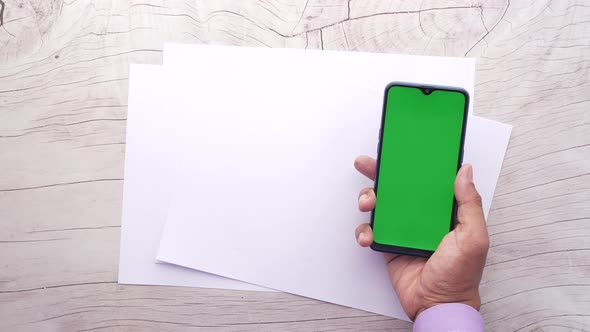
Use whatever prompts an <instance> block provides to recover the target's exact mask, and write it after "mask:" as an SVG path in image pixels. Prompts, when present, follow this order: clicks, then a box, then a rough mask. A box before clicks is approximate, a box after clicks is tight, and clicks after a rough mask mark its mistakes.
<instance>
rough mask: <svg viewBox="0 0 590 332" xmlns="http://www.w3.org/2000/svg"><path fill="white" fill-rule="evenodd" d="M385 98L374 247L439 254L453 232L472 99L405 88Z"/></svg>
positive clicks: (458, 93) (460, 94) (459, 94)
mask: <svg viewBox="0 0 590 332" xmlns="http://www.w3.org/2000/svg"><path fill="white" fill-rule="evenodd" d="M385 93H386V99H385V105H384V112H383V117H384V118H383V120H382V127H381V130H382V132H381V143H380V153H379V165H378V174H377V183H376V187H375V190H376V192H377V204H376V207H375V210H374V212H373V220H372V226H373V233H374V241H375V243H376V244H378V245H382V246H394V247H401V248H411V249H418V250H425V251H434V250H436V248H437V247H438V245H439V243H440V241H441V240H442V238H443V237H444V236H445V235H446V234H447V233H448V232H449V231H450V229H451V224H452V215H453V207H454V191H453V186H454V181H455V177H456V174H457V168H458V166H459V164H460V162H461V157H462V153H461V151H462V145H463V137H464V136H463V135H464V133H463V130H464V121H465V118H466V117H465V115H466V112H467V111H466V108H467V104H468V97H467V93H466V92H462V91H460V90H453V89H452V88H448V89H447V88H444V89H443V88H438V89H435V88H431V89H430V90H425V89H424V88H420V87H414V86H403V85H390V86H389V87H388V89H387V90H386V92H385Z"/></svg>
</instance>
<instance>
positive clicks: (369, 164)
mask: <svg viewBox="0 0 590 332" xmlns="http://www.w3.org/2000/svg"><path fill="white" fill-rule="evenodd" d="M354 168H356V169H357V171H359V172H361V174H363V175H364V176H366V177H368V178H369V179H371V180H375V174H376V172H377V161H376V160H375V159H373V158H371V157H369V156H359V157H357V158H356V159H355V161H354Z"/></svg>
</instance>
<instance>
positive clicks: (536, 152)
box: [0, 0, 590, 331]
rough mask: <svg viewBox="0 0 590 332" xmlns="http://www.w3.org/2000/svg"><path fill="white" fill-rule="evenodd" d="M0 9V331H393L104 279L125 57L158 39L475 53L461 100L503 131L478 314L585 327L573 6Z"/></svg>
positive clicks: (588, 212)
mask: <svg viewBox="0 0 590 332" xmlns="http://www.w3.org/2000/svg"><path fill="white" fill-rule="evenodd" d="M0 7H1V8H2V10H1V11H0V26H1V27H0V170H1V175H0V226H1V227H0V263H1V269H0V330H2V331H15V330H19V331H21V330H22V331H53V330H55V331H91V330H92V331H94V330H102V329H105V330H124V331H127V330H141V331H146V330H147V331H151V330H155V331H162V330H179V331H184V330H189V329H203V330H240V331H243V330H252V331H259V330H268V331H276V330H293V331H301V330H314V331H316V330H322V331H342V330H351V331H369V330H370V331H392V330H407V329H408V328H409V324H407V323H405V322H401V321H396V320H392V319H388V318H385V317H382V316H378V315H374V314H370V313H367V312H363V311H359V310H353V309H349V308H344V307H340V306H336V305H331V304H326V303H322V302H319V301H315V300H311V299H306V298H301V297H297V296H293V295H288V294H268V293H256V292H239V291H224V290H208V289H188V288H175V287H151V286H143V287H142V286H121V285H118V284H117V263H118V260H117V257H118V252H119V231H120V220H121V199H122V190H123V167H124V155H125V124H126V119H125V118H126V102H127V84H128V72H129V63H153V64H159V63H161V58H162V46H163V43H164V42H184V43H187V42H188V43H215V44H227V45H248V46H266V47H294V48H322V49H334V50H351V51H368V52H391V53H408V54H423V55H447V56H470V57H477V58H478V65H477V66H478V67H477V80H476V82H477V84H476V99H475V113H476V114H478V115H481V116H484V117H488V118H491V119H496V120H499V121H502V122H506V123H510V124H512V125H514V132H513V137H512V141H511V143H510V147H509V149H508V153H507V156H506V161H505V163H504V167H503V170H502V175H501V178H500V181H499V185H498V189H497V192H496V197H495V200H494V203H493V206H492V211H491V213H490V216H489V220H488V224H489V230H490V234H491V239H492V241H491V242H492V245H491V249H490V254H489V258H488V263H487V266H486V270H485V274H484V280H483V282H482V286H481V293H482V301H483V306H482V313H483V315H484V316H485V319H486V323H487V327H488V329H489V330H497V331H511V330H514V331H531V330H544V331H560V330H590V194H589V193H590V70H589V68H590V4H589V3H588V2H587V1H585V0H577V1H576V0H573V1H565V0H559V1H558V0H554V1H551V0H521V1H515V0H512V1H509V0H488V1H484V0H456V1H446V3H443V1H433V0H430V1H401V0H399V1H394V0H371V1H369V0H366V1H364V0H248V1H246V0H240V1H219V0H193V1H189V0H185V1H182V0H144V1H143V2H141V1H119V0H117V1H111V0H109V1H106V0H70V1H65V0H38V1H31V0H14V1H13V0H4V1H0ZM285 65H288V64H285ZM342 70H346V68H342ZM352 232H353V230H352V229H351V236H352Z"/></svg>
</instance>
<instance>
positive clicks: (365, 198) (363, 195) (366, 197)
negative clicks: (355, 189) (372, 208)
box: [359, 194, 369, 202]
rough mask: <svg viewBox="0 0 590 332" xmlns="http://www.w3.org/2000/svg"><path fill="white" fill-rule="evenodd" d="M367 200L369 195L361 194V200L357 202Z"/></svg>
mask: <svg viewBox="0 0 590 332" xmlns="http://www.w3.org/2000/svg"><path fill="white" fill-rule="evenodd" d="M368 199H369V195H368V194H362V195H361V198H360V199H359V202H363V201H366V200H368Z"/></svg>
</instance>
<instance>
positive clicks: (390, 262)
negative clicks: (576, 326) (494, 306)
mask: <svg viewBox="0 0 590 332" xmlns="http://www.w3.org/2000/svg"><path fill="white" fill-rule="evenodd" d="M354 165H355V167H356V169H357V170H358V171H359V172H361V173H362V174H364V175H365V176H367V177H369V178H370V179H372V180H374V179H375V172H376V162H375V159H372V158H370V157H366V156H361V157H358V158H357V159H356V160H355V163H354ZM455 198H456V199H457V204H458V210H457V225H456V227H455V229H454V230H453V231H451V232H450V233H448V234H447V235H446V236H445V237H444V238H443V240H442V241H441V243H440V245H439V246H438V248H437V249H436V251H435V252H434V254H433V255H432V256H431V257H430V258H429V259H426V258H421V257H413V256H405V255H394V254H383V256H384V257H385V262H386V263H387V269H388V271H389V278H390V279H391V282H392V284H393V288H394V289H395V292H396V293H397V295H398V297H399V300H400V302H401V305H402V307H403V308H404V310H405V312H406V314H407V315H408V317H410V319H412V320H414V319H415V318H416V316H418V314H420V313H421V312H422V311H424V310H426V309H428V308H430V307H433V306H435V305H438V304H443V303H463V304H467V305H470V306H472V307H473V308H475V309H476V310H479V307H480V304H481V300H480V297H479V282H480V281H481V275H482V272H483V268H484V265H485V261H486V256H487V253H488V247H489V238H488V232H487V227H486V223H485V219H484V216H483V210H482V205H481V197H480V196H479V194H478V193H477V190H476V189H475V185H474V184H473V169H472V167H471V165H464V166H463V167H461V169H460V170H459V172H458V173H457V178H456V179H455ZM375 201H376V197H375V192H374V191H373V188H365V189H363V190H362V191H361V193H360V195H359V209H360V210H361V211H362V212H369V211H371V210H373V209H374V208H375ZM356 238H357V241H358V243H359V244H360V245H361V246H363V247H368V246H370V245H371V243H373V231H372V229H371V227H370V226H369V224H363V225H360V226H359V227H358V228H357V229H356Z"/></svg>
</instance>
